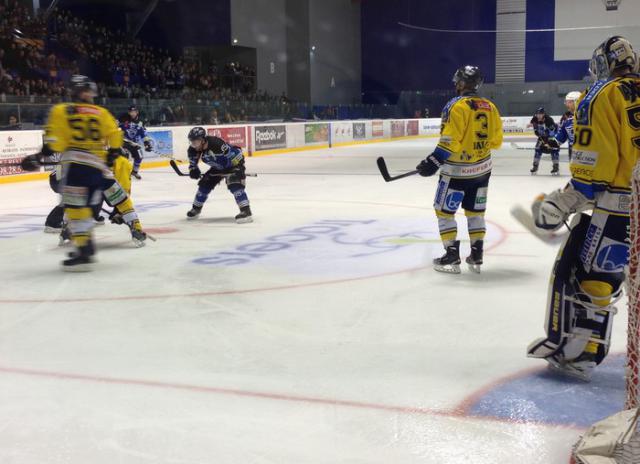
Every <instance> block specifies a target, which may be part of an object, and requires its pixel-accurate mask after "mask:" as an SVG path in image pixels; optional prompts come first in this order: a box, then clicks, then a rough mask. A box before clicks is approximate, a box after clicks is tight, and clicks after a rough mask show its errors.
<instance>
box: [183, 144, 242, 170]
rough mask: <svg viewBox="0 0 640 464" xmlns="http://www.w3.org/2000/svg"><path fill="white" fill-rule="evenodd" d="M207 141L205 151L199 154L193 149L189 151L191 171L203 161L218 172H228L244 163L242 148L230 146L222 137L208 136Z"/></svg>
mask: <svg viewBox="0 0 640 464" xmlns="http://www.w3.org/2000/svg"><path fill="white" fill-rule="evenodd" d="M205 140H206V144H207V148H206V149H205V150H204V151H202V152H197V151H196V150H195V149H194V148H193V147H189V149H188V150H187V155H188V156H189V168H190V169H191V168H195V167H196V166H197V165H198V161H202V162H203V163H205V164H207V165H209V166H211V167H212V168H213V169H215V170H217V171H222V172H228V171H232V170H233V169H234V168H236V167H239V166H241V165H242V164H243V163H244V156H243V155H242V149H241V148H240V147H235V146H233V145H229V144H228V143H227V142H225V141H224V140H222V139H221V138H220V137H213V136H208V137H207V138H206V139H205Z"/></svg>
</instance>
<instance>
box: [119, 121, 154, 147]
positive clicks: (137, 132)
mask: <svg viewBox="0 0 640 464" xmlns="http://www.w3.org/2000/svg"><path fill="white" fill-rule="evenodd" d="M128 116H129V115H125V117H123V118H122V119H121V120H120V129H122V132H124V139H125V140H129V141H131V142H134V143H137V144H140V143H142V142H145V141H148V140H149V136H148V135H147V129H146V128H145V127H144V124H142V121H140V120H139V119H137V118H136V119H135V120H133V119H131V118H130V117H128Z"/></svg>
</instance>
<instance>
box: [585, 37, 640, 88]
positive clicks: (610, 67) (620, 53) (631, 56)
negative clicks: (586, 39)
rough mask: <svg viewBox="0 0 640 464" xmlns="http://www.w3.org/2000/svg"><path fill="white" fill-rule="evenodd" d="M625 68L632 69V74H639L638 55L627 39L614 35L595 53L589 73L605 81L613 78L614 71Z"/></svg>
mask: <svg viewBox="0 0 640 464" xmlns="http://www.w3.org/2000/svg"><path fill="white" fill-rule="evenodd" d="M625 67H628V68H630V69H631V72H637V71H638V55H636V52H634V51H633V47H632V46H631V43H630V42H629V41H628V40H627V39H625V38H624V37H621V36H619V35H614V36H613V37H610V38H608V39H607V40H605V41H604V42H602V43H601V44H600V45H599V46H598V48H596V49H595V50H594V51H593V56H592V57H591V62H590V63H589V72H590V73H591V76H592V77H593V78H594V79H596V80H604V79H608V78H609V77H611V73H612V72H613V71H614V70H616V69H620V68H625Z"/></svg>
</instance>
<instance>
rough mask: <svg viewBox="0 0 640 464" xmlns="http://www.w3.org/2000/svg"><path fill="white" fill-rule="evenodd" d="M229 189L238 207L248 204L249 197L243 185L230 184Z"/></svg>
mask: <svg viewBox="0 0 640 464" xmlns="http://www.w3.org/2000/svg"><path fill="white" fill-rule="evenodd" d="M229 190H230V191H231V193H233V197H234V198H235V200H236V203H237V204H238V207H239V208H243V207H245V206H249V197H248V196H247V192H245V190H244V187H242V186H241V185H231V186H230V187H229Z"/></svg>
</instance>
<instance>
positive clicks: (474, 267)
mask: <svg viewBox="0 0 640 464" xmlns="http://www.w3.org/2000/svg"><path fill="white" fill-rule="evenodd" d="M467 266H469V270H470V271H471V272H475V273H476V274H480V266H481V264H472V263H467Z"/></svg>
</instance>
